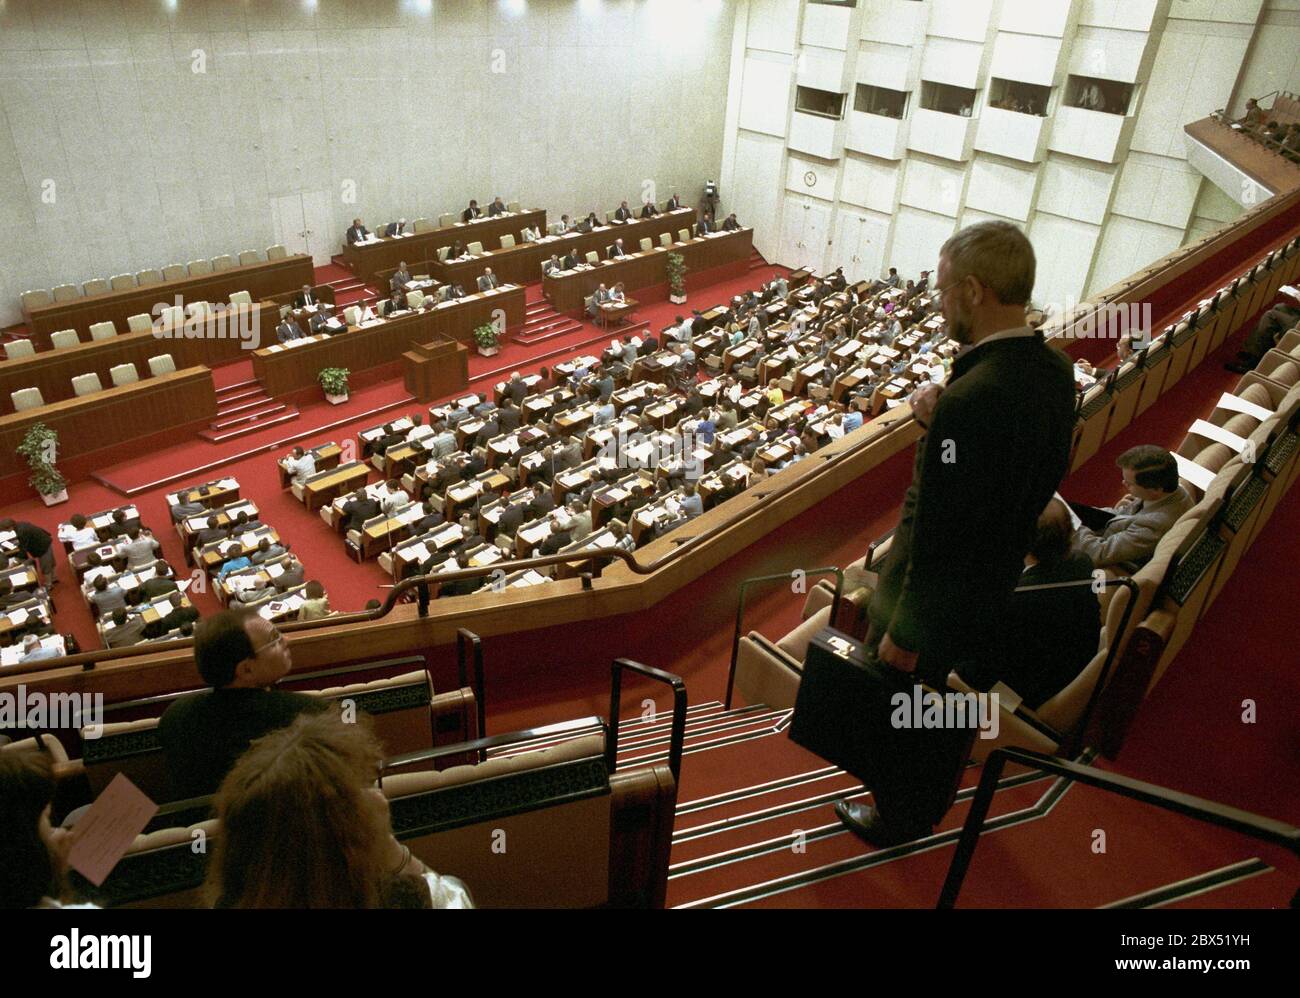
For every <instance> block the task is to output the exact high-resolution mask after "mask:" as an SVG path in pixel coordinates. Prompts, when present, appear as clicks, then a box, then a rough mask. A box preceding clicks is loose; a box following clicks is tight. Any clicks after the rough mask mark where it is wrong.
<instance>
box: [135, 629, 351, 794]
mask: <svg viewBox="0 0 1300 998" xmlns="http://www.w3.org/2000/svg"><path fill="white" fill-rule="evenodd" d="M194 664H195V665H196V666H197V667H198V670H199V675H200V676H202V677H203V680H204V682H206V683H208V684H209V685H210V686H211V687H212V689H211V690H207V691H204V692H202V693H192V694H190V695H189V696H185V697H182V698H181V699H179V700H177V701H176V702H175V703H174V704H172V705H171V706H170V707H168V708H167V710H166V711H165V712H164V713H163V716H162V718H161V719H160V720H159V722H158V739H159V741H160V742H162V747H163V754H164V758H165V759H166V764H167V773H168V776H169V777H170V780H171V787H172V796H173V799H175V800H182V799H185V798H188V797H203V796H206V795H207V794H213V793H216V791H217V788H218V787H219V786H220V785H221V781H222V780H223V779H224V778H225V775H226V773H227V772H229V771H230V768H231V767H232V766H234V764H235V762H236V760H238V759H239V757H240V756H241V755H242V754H243V753H244V750H245V749H247V748H248V746H249V744H250V743H251V742H252V741H253V740H254V739H257V738H261V737H262V736H263V735H265V734H267V733H268V732H271V731H275V730H276V729H277V728H282V727H284V726H285V725H287V724H289V723H290V722H292V721H293V719H294V718H295V717H297V716H298V715H299V714H301V713H303V712H304V711H319V710H324V709H325V706H326V705H325V703H324V702H323V701H321V700H319V699H317V698H316V697H311V696H307V695H306V694H303V693H292V692H290V691H288V690H276V689H272V687H273V686H275V684H276V683H277V682H279V681H280V680H281V679H282V678H284V677H285V676H286V675H288V673H289V668H290V666H291V665H292V664H293V663H292V660H291V658H290V656H289V646H288V644H287V643H286V642H285V640H284V635H282V634H281V633H280V632H279V631H278V630H277V629H276V628H275V626H274V625H273V624H272V623H270V621H268V620H266V619H264V618H263V617H260V616H258V615H257V614H256V613H252V612H250V611H247V610H224V611H222V612H221V613H217V614H214V615H213V616H211V617H208V618H206V619H204V620H202V621H201V622H200V623H199V624H198V626H197V627H196V628H195V631H194Z"/></svg>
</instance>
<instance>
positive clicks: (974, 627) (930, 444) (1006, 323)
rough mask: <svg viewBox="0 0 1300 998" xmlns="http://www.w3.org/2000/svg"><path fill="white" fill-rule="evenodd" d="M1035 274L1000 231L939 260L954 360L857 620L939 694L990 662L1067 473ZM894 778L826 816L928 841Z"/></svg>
mask: <svg viewBox="0 0 1300 998" xmlns="http://www.w3.org/2000/svg"><path fill="white" fill-rule="evenodd" d="M1034 272H1035V261H1034V251H1033V247H1032V246H1031V245H1030V244H1029V240H1028V239H1027V238H1025V235H1024V233H1022V232H1021V231H1020V230H1019V229H1018V228H1016V227H1015V226H1014V225H1011V224H1010V223H1008V222H985V223H982V224H979V225H974V226H970V227H969V228H966V229H963V230H962V231H960V232H958V233H957V234H956V235H954V236H953V237H952V238H951V239H949V240H948V241H947V242H946V243H945V244H944V246H943V248H942V249H941V250H940V256H939V288H940V292H941V302H942V306H943V314H944V318H945V319H946V320H947V329H948V335H949V336H951V337H952V338H953V339H954V340H955V341H956V342H957V343H960V344H962V345H963V346H964V347H965V349H964V350H963V352H962V353H961V354H960V355H959V356H958V357H957V359H956V360H955V361H954V363H953V367H952V374H951V376H950V378H949V380H948V384H947V387H946V388H944V389H943V390H942V392H941V393H940V392H939V390H938V389H937V388H934V389H929V390H921V394H919V395H917V396H915V397H914V403H913V412H914V414H915V415H916V418H917V421H918V422H919V423H920V424H921V425H922V426H923V427H925V428H926V431H927V432H926V436H925V437H924V438H922V440H921V441H920V442H919V443H918V444H917V446H916V457H915V461H914V465H913V471H912V485H911V487H910V488H909V489H908V491H907V494H906V496H905V497H904V500H903V510H902V516H901V518H900V521H899V525H898V529H897V530H896V532H895V534H894V538H893V543H892V546H891V548H890V552H889V555H888V557H887V559H886V561H885V565H884V566H883V568H882V569H881V572H880V579H879V585H878V586H877V588H876V592H875V595H874V596H873V597H872V600H871V605H870V607H869V609H868V615H869V619H870V622H871V629H870V632H869V634H868V638H867V645H868V647H869V648H870V649H873V650H874V652H875V654H876V656H877V657H878V659H879V661H880V662H881V663H882V664H883V665H886V666H890V667H892V668H894V669H897V670H899V671H900V672H903V673H907V674H909V675H911V676H914V677H915V679H916V681H918V682H925V683H928V684H930V685H931V686H933V687H937V688H939V689H943V688H944V687H945V685H946V677H947V675H948V672H949V671H950V670H952V669H958V670H959V671H960V670H961V669H964V668H969V667H970V665H972V664H973V665H975V666H978V665H979V664H980V663H983V662H986V661H988V660H989V658H990V657H991V656H993V655H995V654H996V648H997V635H998V632H999V629H1000V627H1001V626H1002V623H1003V621H1004V620H1005V617H1006V614H1007V607H1008V604H1009V602H1010V600H1011V594H1012V591H1013V590H1014V589H1015V587H1016V585H1017V584H1018V583H1019V581H1020V575H1021V572H1022V570H1023V568H1024V556H1025V552H1026V551H1028V550H1029V546H1030V542H1031V541H1032V540H1033V537H1034V533H1035V529H1036V525H1037V522H1038V516H1039V514H1040V513H1041V512H1042V511H1043V509H1044V507H1045V506H1046V505H1047V502H1048V500H1049V499H1051V498H1052V495H1053V493H1054V492H1055V490H1056V488H1057V486H1058V485H1059V484H1060V481H1061V477H1062V476H1063V475H1064V474H1065V471H1066V468H1067V465H1068V463H1069V453H1070V440H1071V434H1072V431H1073V425H1074V376H1073V371H1072V368H1071V365H1070V362H1069V360H1068V359H1067V358H1066V357H1065V355H1064V354H1062V353H1061V352H1060V351H1057V350H1054V349H1052V348H1051V347H1049V346H1048V345H1047V344H1046V343H1045V342H1044V340H1043V337H1042V335H1041V333H1039V332H1038V331H1036V330H1034V329H1032V328H1031V327H1029V326H1027V325H1025V307H1026V305H1027V304H1028V302H1029V299H1030V295H1031V294H1032V293H1033V289H1034ZM936 397H937V400H936ZM938 734H939V733H938V732H936V733H935V735H936V737H937V736H938ZM961 761H963V760H959V761H957V762H956V763H955V765H954V770H953V772H952V774H951V777H950V779H951V784H952V786H953V787H954V788H955V786H956V781H957V775H958V770H959V769H960V762H961ZM898 775H899V777H900V778H899V779H898V780H897V781H895V782H894V783H893V784H892V785H891V787H890V788H876V787H872V788H871V789H872V790H873V797H874V802H875V804H874V807H873V806H871V805H860V804H853V803H850V802H849V801H847V800H845V801H840V802H839V803H838V804H836V806H835V810H836V814H837V815H838V816H839V818H840V820H841V821H842V822H843V823H844V824H845V825H847V826H848V827H849V829H850V830H851V831H853V832H854V833H855V834H857V835H859V836H860V837H862V838H864V839H865V840H866V841H868V842H870V843H872V844H874V845H882V846H883V845H892V844H896V843H899V842H905V841H909V840H911V839H914V838H917V837H919V836H923V835H926V834H928V833H929V831H930V829H931V828H932V827H933V825H934V824H936V823H937V822H938V820H939V819H940V818H941V817H942V814H935V813H933V812H934V809H935V805H934V799H935V797H936V793H935V790H936V787H934V786H931V787H929V788H928V790H927V789H926V788H922V787H919V785H914V784H910V783H909V780H908V778H907V776H908V774H898ZM927 778H928V779H930V780H934V779H935V778H936V777H935V775H934V773H933V772H932V771H931V773H930V776H929V777H927ZM942 779H943V780H944V781H945V785H946V781H948V780H949V777H948V775H947V774H943V775H942ZM900 788H901V789H900ZM938 789H939V790H940V791H941V792H940V794H939V795H940V796H942V788H938ZM882 790H883V791H885V792H884V793H882V792H881V791H882Z"/></svg>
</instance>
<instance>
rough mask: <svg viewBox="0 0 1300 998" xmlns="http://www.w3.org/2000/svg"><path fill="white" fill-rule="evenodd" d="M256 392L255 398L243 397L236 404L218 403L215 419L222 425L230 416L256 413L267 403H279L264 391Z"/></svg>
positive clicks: (241, 416) (246, 415) (242, 416)
mask: <svg viewBox="0 0 1300 998" xmlns="http://www.w3.org/2000/svg"><path fill="white" fill-rule="evenodd" d="M257 394H258V397H257V398H249V399H244V400H243V401H242V402H239V403H238V404H236V405H222V404H221V403H218V404H217V421H218V422H219V423H222V424H223V425H224V424H225V423H228V422H229V420H230V418H231V417H234V416H238V417H240V418H246V417H248V416H252V415H256V414H257V413H258V412H259V411H261V410H262V409H264V408H266V407H267V406H268V405H278V404H279V403H277V402H276V401H275V400H274V399H273V398H271V396H269V395H267V394H266V393H265V392H258V393H257Z"/></svg>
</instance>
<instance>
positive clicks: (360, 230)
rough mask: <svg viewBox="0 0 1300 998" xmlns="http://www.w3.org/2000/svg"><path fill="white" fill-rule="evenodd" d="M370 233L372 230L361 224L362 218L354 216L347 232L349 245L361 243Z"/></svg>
mask: <svg viewBox="0 0 1300 998" xmlns="http://www.w3.org/2000/svg"><path fill="white" fill-rule="evenodd" d="M369 235H370V230H369V229H367V228H366V227H365V226H364V225H362V224H361V219H359V218H354V219H353V220H352V226H351V227H350V228H349V229H348V233H347V240H348V245H349V246H351V245H352V244H353V243H359V242H361V241H362V240H364V239H365V238H366V237H367V236H369Z"/></svg>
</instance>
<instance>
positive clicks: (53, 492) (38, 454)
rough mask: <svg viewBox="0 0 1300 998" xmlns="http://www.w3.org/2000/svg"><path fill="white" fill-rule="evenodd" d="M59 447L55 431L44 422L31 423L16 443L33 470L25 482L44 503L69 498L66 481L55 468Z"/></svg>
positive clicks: (51, 504)
mask: <svg viewBox="0 0 1300 998" xmlns="http://www.w3.org/2000/svg"><path fill="white" fill-rule="evenodd" d="M58 449H59V435H58V433H56V432H55V431H54V430H51V429H50V428H49V427H48V426H46V425H45V424H44V423H35V424H33V425H32V426H31V427H30V428H29V429H28V430H27V432H26V433H25V434H24V435H23V442H22V443H20V444H19V445H18V453H19V454H21V455H22V456H23V457H25V458H27V465H28V467H30V468H31V469H32V477H31V478H29V479H28V482H29V483H30V484H31V486H32V488H34V489H35V490H36V491H37V492H38V493H39V494H40V497H41V501H42V502H44V503H45V505H46V506H54V505H56V504H57V503H61V502H67V501H68V481H67V479H65V478H64V477H63V476H62V475H61V474H59V470H58V469H57V468H56V467H54V459H55V457H56V456H57V453H58Z"/></svg>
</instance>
